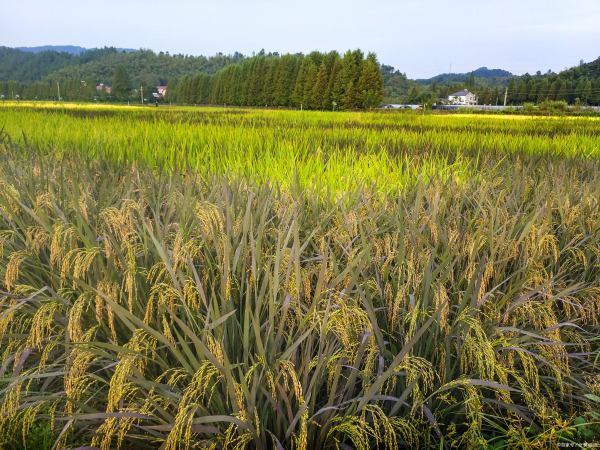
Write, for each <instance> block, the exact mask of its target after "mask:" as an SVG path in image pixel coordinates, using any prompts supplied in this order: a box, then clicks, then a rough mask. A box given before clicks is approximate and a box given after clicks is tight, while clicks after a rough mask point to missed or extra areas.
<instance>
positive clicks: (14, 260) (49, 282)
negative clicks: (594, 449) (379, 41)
mask: <svg viewBox="0 0 600 450" xmlns="http://www.w3.org/2000/svg"><path fill="white" fill-rule="evenodd" d="M72 109H73V111H76V114H74V115H70V114H69V112H68V111H69V108H63V107H62V106H61V107H60V108H55V107H44V108H39V107H33V108H29V107H26V108H23V107H19V108H10V109H9V108H4V109H0V118H1V119H0V120H1V121H2V122H0V123H2V124H3V125H4V128H5V130H6V132H7V133H8V134H5V135H4V136H3V138H2V143H1V144H0V167H1V169H0V261H1V264H0V446H1V445H2V443H3V441H4V445H5V446H7V447H8V448H10V447H11V446H12V447H13V448H19V447H20V446H22V445H23V443H27V442H32V439H33V438H34V437H35V435H36V433H39V430H40V427H42V428H43V429H44V430H46V431H45V433H46V434H47V435H48V436H50V437H51V439H50V442H52V445H53V446H54V448H76V447H80V446H91V447H94V448H100V449H112V448H165V449H180V448H182V449H185V448H214V449H220V448H223V449H225V448H239V449H241V448H291V449H313V448H328V449H329V448H331V449H335V448H359V449H372V448H382V449H383V448H409V447H413V448H414V447H417V448H428V447H436V448H521V447H526V448H549V447H552V446H557V445H558V444H559V443H580V442H582V439H583V438H584V437H585V436H587V439H589V440H590V441H591V440H593V439H597V435H594V433H597V422H598V420H599V417H598V414H597V411H598V407H599V406H600V377H599V375H598V374H599V371H598V364H599V363H600V350H599V345H598V344H599V339H598V335H599V329H600V325H599V321H600V203H599V200H600V170H599V169H600V163H599V161H598V158H597V156H598V147H597V145H598V144H597V140H596V139H594V137H596V136H597V133H598V126H597V125H598V122H595V121H594V120H593V119H576V120H575V119H561V120H554V119H531V120H533V121H536V122H540V123H541V125H540V126H539V127H538V126H537V125H532V124H531V123H530V122H529V120H519V119H513V118H510V119H507V121H506V122H501V121H500V119H498V118H497V117H492V118H487V117H482V118H478V117H474V116H469V117H467V118H462V117H448V116H439V117H438V116H425V117H423V116H416V115H393V114H376V113H374V114H363V115H361V114H351V113H348V114H332V113H329V114H327V113H306V114H300V113H296V112H285V111H284V112H277V111H249V110H248V111H246V110H234V111H228V110H201V111H195V110H191V109H190V110H186V109H176V110H173V111H171V110H165V111H159V112H155V111H154V110H150V109H148V110H146V109H141V108H140V109H134V108H131V109H120V108H116V109H115V110H114V111H113V110H112V109H110V108H91V107H77V108H72ZM107 111H110V112H108V113H107ZM378 124H379V125H381V126H378ZM444 124H445V125H444ZM443 126H445V127H446V128H445V129H439V127H443ZM410 127H422V129H414V130H413V131H411V130H410ZM536 130H537V131H536ZM17 131H22V132H23V133H22V134H19V133H18V132H17ZM536 132H537V133H538V135H535V133H536ZM488 135H489V138H488V137H487V136H488ZM494 137H495V138H496V139H495V140H494ZM561 146H562V147H561ZM392 182H393V183H394V186H390V184H391V183H392ZM40 424H41V425H40ZM586 433H587V434H586ZM590 433H591V434H590Z"/></svg>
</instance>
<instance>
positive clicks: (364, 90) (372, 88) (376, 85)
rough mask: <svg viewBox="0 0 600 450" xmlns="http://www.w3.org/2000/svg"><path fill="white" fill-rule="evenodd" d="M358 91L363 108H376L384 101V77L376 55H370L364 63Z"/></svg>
mask: <svg viewBox="0 0 600 450" xmlns="http://www.w3.org/2000/svg"><path fill="white" fill-rule="evenodd" d="M358 90H359V92H360V98H361V101H360V103H361V105H362V107H363V108H374V107H376V106H378V105H379V104H380V103H381V102H382V101H383V76H382V75H381V70H380V69H379V62H378V61H377V57H376V56H375V54H374V53H369V55H368V56H367V59H366V61H364V62H363V63H362V68H361V74H360V78H359V81H358Z"/></svg>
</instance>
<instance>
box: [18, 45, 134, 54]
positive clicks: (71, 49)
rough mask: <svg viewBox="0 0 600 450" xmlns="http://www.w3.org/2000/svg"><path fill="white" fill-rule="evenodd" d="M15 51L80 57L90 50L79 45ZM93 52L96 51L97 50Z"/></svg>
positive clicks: (122, 49) (126, 50)
mask: <svg viewBox="0 0 600 450" xmlns="http://www.w3.org/2000/svg"><path fill="white" fill-rule="evenodd" d="M15 49H16V50H21V51H22V52H27V53H42V52H58V53H68V54H70V55H74V56H79V55H81V54H82V53H85V52H86V51H88V50H90V49H88V48H85V47H79V46H78V45H41V46H39V47H15ZM91 50H95V48H94V49H91ZM117 50H118V51H120V52H128V53H130V52H135V49H133V48H117Z"/></svg>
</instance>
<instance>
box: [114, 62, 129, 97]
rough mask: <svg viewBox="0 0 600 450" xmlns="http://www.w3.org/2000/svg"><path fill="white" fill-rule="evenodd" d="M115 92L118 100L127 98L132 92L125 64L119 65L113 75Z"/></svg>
mask: <svg viewBox="0 0 600 450" xmlns="http://www.w3.org/2000/svg"><path fill="white" fill-rule="evenodd" d="M112 89H113V94H114V96H115V98H117V100H127V99H128V98H129V92H130V89H131V87H130V79H129V74H128V73H127V69H126V68H125V66H117V68H116V69H115V72H114V75H113V85H112Z"/></svg>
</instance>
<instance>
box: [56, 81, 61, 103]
mask: <svg viewBox="0 0 600 450" xmlns="http://www.w3.org/2000/svg"><path fill="white" fill-rule="evenodd" d="M56 90H57V91H58V101H59V102H60V83H59V82H58V81H57V82H56Z"/></svg>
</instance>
